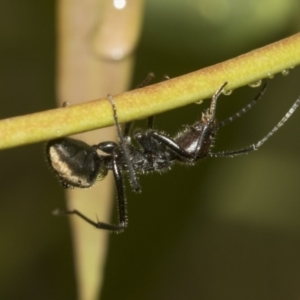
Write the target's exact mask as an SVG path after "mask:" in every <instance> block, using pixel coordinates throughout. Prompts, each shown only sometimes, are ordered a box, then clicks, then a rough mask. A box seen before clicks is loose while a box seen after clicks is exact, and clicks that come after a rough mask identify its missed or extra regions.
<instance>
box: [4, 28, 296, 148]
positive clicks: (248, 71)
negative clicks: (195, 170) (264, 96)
mask: <svg viewBox="0 0 300 300" xmlns="http://www.w3.org/2000/svg"><path fill="white" fill-rule="evenodd" d="M299 63H300V34H299V33H298V34H295V35H293V36H291V37H288V38H286V39H283V40H280V41H278V42H275V43H273V44H270V45H267V46H265V47H262V48H259V49H256V50H253V51H251V52H249V53H246V54H244V55H241V56H238V57H236V58H233V59H230V60H227V61H225V62H222V63H219V64H216V65H213V66H211V67H207V68H204V69H201V70H199V71H196V72H192V73H189V74H186V75H183V76H180V77H177V78H173V79H170V80H167V81H163V82H161V83H158V84H154V85H151V86H147V87H145V88H142V89H137V90H133V91H129V92H126V93H123V94H120V95H117V96H115V102H116V106H117V110H118V117H119V120H120V122H127V121H130V120H134V119H141V118H145V117H147V116H150V115H155V114H157V113H161V112H164V111H167V110H170V109H173V108H177V107H181V106H184V105H186V104H189V103H193V102H195V101H197V100H201V99H205V98H209V97H211V95H212V94H213V93H214V92H215V91H216V90H217V89H218V88H219V87H220V86H221V84H222V83H224V82H225V81H228V82H229V84H228V86H227V89H229V90H231V89H235V88H237V87H240V86H243V85H246V84H250V83H252V82H255V81H257V80H259V79H262V78H265V77H268V76H273V75H274V74H276V73H278V72H281V71H283V70H286V69H289V68H293V67H294V66H296V65H298V64H299ZM110 125H113V117H112V109H111V106H110V104H109V102H108V101H107V100H106V98H102V99H98V100H94V101H90V102H87V103H84V104H79V105H74V106H72V105H71V106H69V107H66V108H60V109H54V110H49V111H45V112H40V113H35V114H30V115H26V116H21V117H15V118H9V119H6V120H2V121H0V149H4V148H10V147H14V146H19V145H24V144H29V143H34V142H39V141H44V140H49V139H53V138H56V137H60V136H67V135H70V134H74V133H79V132H84V131H89V130H93V129H96V128H101V127H106V126H110Z"/></svg>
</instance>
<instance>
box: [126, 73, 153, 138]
mask: <svg viewBox="0 0 300 300" xmlns="http://www.w3.org/2000/svg"><path fill="white" fill-rule="evenodd" d="M154 77H155V75H154V73H152V72H150V73H148V75H147V77H146V78H145V79H144V80H143V81H142V82H141V83H140V84H139V85H138V86H137V87H136V88H137V89H139V88H142V87H144V86H146V85H148V84H149V83H150V81H151V80H152V79H153V78H154ZM150 118H152V117H150ZM150 118H149V119H150ZM149 119H148V124H149ZM132 124H133V122H127V123H126V124H125V126H124V132H123V135H124V136H129V134H130V129H131V127H132ZM152 124H153V120H152ZM148 128H149V125H148ZM151 128H152V127H151Z"/></svg>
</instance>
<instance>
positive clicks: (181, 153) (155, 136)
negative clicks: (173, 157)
mask: <svg viewBox="0 0 300 300" xmlns="http://www.w3.org/2000/svg"><path fill="white" fill-rule="evenodd" d="M148 133H149V135H150V136H151V137H152V138H153V139H155V140H157V141H159V142H161V143H162V144H163V145H165V146H166V147H167V148H169V149H170V150H172V151H173V152H174V153H175V154H177V155H178V156H180V157H182V158H184V159H185V160H186V161H190V160H193V159H194V157H195V156H194V154H191V153H189V152H187V151H186V150H185V149H183V148H182V147H181V146H180V145H178V144H177V143H176V142H175V141H174V140H172V139H171V138H169V137H167V136H165V135H163V134H161V133H158V132H156V131H153V130H150V131H149V132H148Z"/></svg>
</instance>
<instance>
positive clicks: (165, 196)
mask: <svg viewBox="0 0 300 300" xmlns="http://www.w3.org/2000/svg"><path fill="white" fill-rule="evenodd" d="M54 5H55V3H54V1H53V2H49V1H48V2H41V3H40V4H38V3H37V2H36V1H35V2H33V1H26V4H25V2H24V3H23V2H21V1H19V2H15V1H5V2H2V3H1V4H0V41H1V43H0V65H1V68H0V80H1V84H0V95H1V103H0V105H1V109H0V111H1V115H0V116H1V118H5V117H9V116H15V115H20V114H26V113H31V112H34V111H40V110H44V109H47V108H52V107H54V105H55V102H54V99H55V91H54V77H55V28H54V24H55V10H54ZM299 8H300V7H299V4H298V1H292V0H290V1H287V0H277V1H271V0H268V1H258V0H257V1H248V2H242V1H237V0H236V1H233V0H232V1H230V0H228V1H226V0H222V1H216V0H215V1H208V0H202V1H200V0H198V1H196V0H194V1H192V0H189V1H179V0H178V1H176V0H166V1H158V0H151V1H147V3H146V8H145V19H144V28H143V33H142V38H141V41H140V44H139V47H138V51H137V56H136V72H135V76H134V80H133V86H136V85H137V84H138V83H139V82H140V81H141V80H142V79H143V78H144V77H145V75H146V74H147V73H148V72H149V71H153V72H155V73H156V75H157V78H158V80H159V79H160V78H161V77H162V76H163V75H164V74H168V75H169V76H171V77H174V76H179V75H181V74H184V73H188V72H191V71H194V70H197V69H199V68H201V67H205V66H208V65H210V64H214V63H217V62H220V61H222V60H225V59H228V58H232V57H234V56H236V55H239V54H242V53H245V52H247V51H250V50H252V49H254V48H256V47H260V46H263V45H266V44H268V43H270V42H273V41H276V40H278V39H280V38H283V37H286V36H288V35H290V34H293V33H296V32H297V31H299V28H300V24H299V21H298V19H299V18H298V12H299ZM299 75H300V71H299V68H295V69H293V70H291V71H290V73H289V75H288V76H285V77H284V76H281V75H277V76H276V77H275V78H274V79H272V80H271V81H270V85H269V88H268V91H267V93H266V94H265V97H264V99H263V100H262V101H261V102H260V103H259V104H258V105H257V106H256V107H255V108H253V110H252V111H251V112H249V113H248V114H247V115H246V116H244V117H243V118H242V119H240V120H238V121H236V122H235V123H234V124H231V125H229V126H228V127H227V128H224V129H222V131H220V132H219V136H218V138H217V140H216V145H215V149H216V150H223V149H236V148H239V147H243V146H246V145H248V144H251V143H253V142H254V141H257V140H258V139H260V138H261V137H263V136H264V135H265V134H266V133H267V132H268V131H269V130H270V129H271V128H272V127H273V126H274V125H275V124H276V123H277V122H278V121H279V119H280V118H281V117H282V116H283V115H284V114H285V112H286V111H287V110H288V108H289V107H290V105H291V103H292V102H293V101H294V100H295V99H296V97H298V95H299V94H300V85H299V78H300V77H299ZM257 92H258V90H257V89H251V88H249V87H245V88H242V89H239V90H236V91H234V92H233V94H232V95H231V96H229V97H225V96H223V97H221V99H220V101H219V110H218V116H219V118H220V119H223V118H226V117H227V116H229V115H230V114H232V113H234V112H236V111H237V110H239V108H241V107H242V106H243V105H245V104H246V103H247V102H248V101H249V100H251V99H252V97H254V95H255V94H256V93H257ZM100 96H102V95H99V97H100ZM205 105H207V104H205ZM205 105H201V106H196V105H191V106H189V107H186V108H182V109H178V110H176V111H172V112H169V113H166V114H163V115H159V116H157V118H156V126H157V127H158V128H161V129H163V130H165V131H167V132H170V133H171V134H173V133H176V132H177V131H178V130H180V129H181V128H182V127H181V126H182V125H183V124H190V123H192V122H194V121H195V120H196V119H197V118H198V117H199V116H200V112H201V110H203V108H204V106H205ZM299 120H300V115H299V113H298V112H297V113H296V114H295V116H293V117H292V119H291V120H289V121H288V123H287V124H286V125H285V126H284V127H283V128H282V129H281V130H280V131H279V132H278V133H277V134H276V135H275V136H274V137H272V138H271V139H270V140H269V141H268V143H266V145H264V146H263V147H262V148H261V149H260V150H259V151H258V152H255V153H252V154H250V155H248V156H241V157H238V158H235V159H207V160H205V161H202V162H199V163H198V164H197V165H196V166H194V167H186V166H175V167H174V169H173V170H172V171H170V172H168V173H166V174H162V175H159V174H153V175H148V176H142V177H141V183H142V188H143V192H142V194H139V195H136V194H134V193H133V192H131V190H130V187H129V186H128V187H127V189H126V191H127V197H128V211H129V228H128V229H127V230H126V231H125V233H124V234H122V235H112V236H111V244H110V249H109V258H108V262H107V277H106V280H105V283H104V290H103V293H102V299H130V300H133V299H143V300H145V299H297V297H298V295H299V294H300V288H299V280H300V279H299V278H300V276H299V275H300V271H299V270H300V259H299V252H300V221H299V220H300V204H299V200H298V194H299V184H298V176H299V174H298V169H299V165H300V156H299V153H300V149H299V146H298V145H299V142H300V141H299V134H298V128H299V122H300V121H299ZM143 125H144V123H143V122H141V123H139V124H138V126H139V127H142V126H143ZM0 162H1V172H0V184H1V209H0V228H1V230H0V240H1V256H0V285H1V290H0V298H1V299H27V298H30V299H75V290H76V289H75V280H74V274H73V266H72V252H71V244H70V243H71V240H70V234H69V231H68V222H67V219H64V218H54V217H53V216H52V215H51V214H50V212H51V211H52V210H53V209H54V208H56V207H62V206H63V204H64V202H63V191H62V188H61V187H60V186H59V184H58V183H57V181H56V179H55V178H54V176H53V175H52V174H51V172H50V171H49V170H48V168H47V166H46V163H45V158H44V145H42V144H37V145H30V146H26V147H20V148H16V149H10V150H6V151H3V152H0ZM95 201H98V199H95ZM96 213H97V212H96V211H95V214H96ZM91 230H94V229H93V228H91ZM91 259H92V258H91Z"/></svg>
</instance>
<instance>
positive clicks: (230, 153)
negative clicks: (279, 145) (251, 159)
mask: <svg viewBox="0 0 300 300" xmlns="http://www.w3.org/2000/svg"><path fill="white" fill-rule="evenodd" d="M299 105H300V96H299V97H298V98H297V100H296V101H295V102H294V104H293V105H292V107H291V108H290V109H289V111H288V112H287V113H286V114H285V115H284V117H283V118H282V119H281V120H280V121H279V122H278V124H277V125H276V126H275V127H274V128H273V129H272V130H271V131H270V132H269V133H268V134H267V135H266V136H265V137H264V138H262V139H261V140H260V141H258V142H257V143H256V144H252V145H250V146H249V147H246V148H243V149H239V150H234V151H223V152H217V153H211V152H210V153H209V156H212V157H233V156H237V155H241V154H247V153H249V152H252V151H255V150H257V149H258V148H259V147H261V146H262V145H263V144H264V143H265V142H266V141H267V140H268V139H269V138H270V137H271V136H272V135H273V134H274V133H275V132H276V131H277V130H278V129H279V128H280V127H281V126H282V125H283V124H284V123H285V122H286V121H287V120H288V119H289V118H290V117H291V115H292V114H293V113H294V112H295V111H296V109H297V108H298V107H299Z"/></svg>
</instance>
